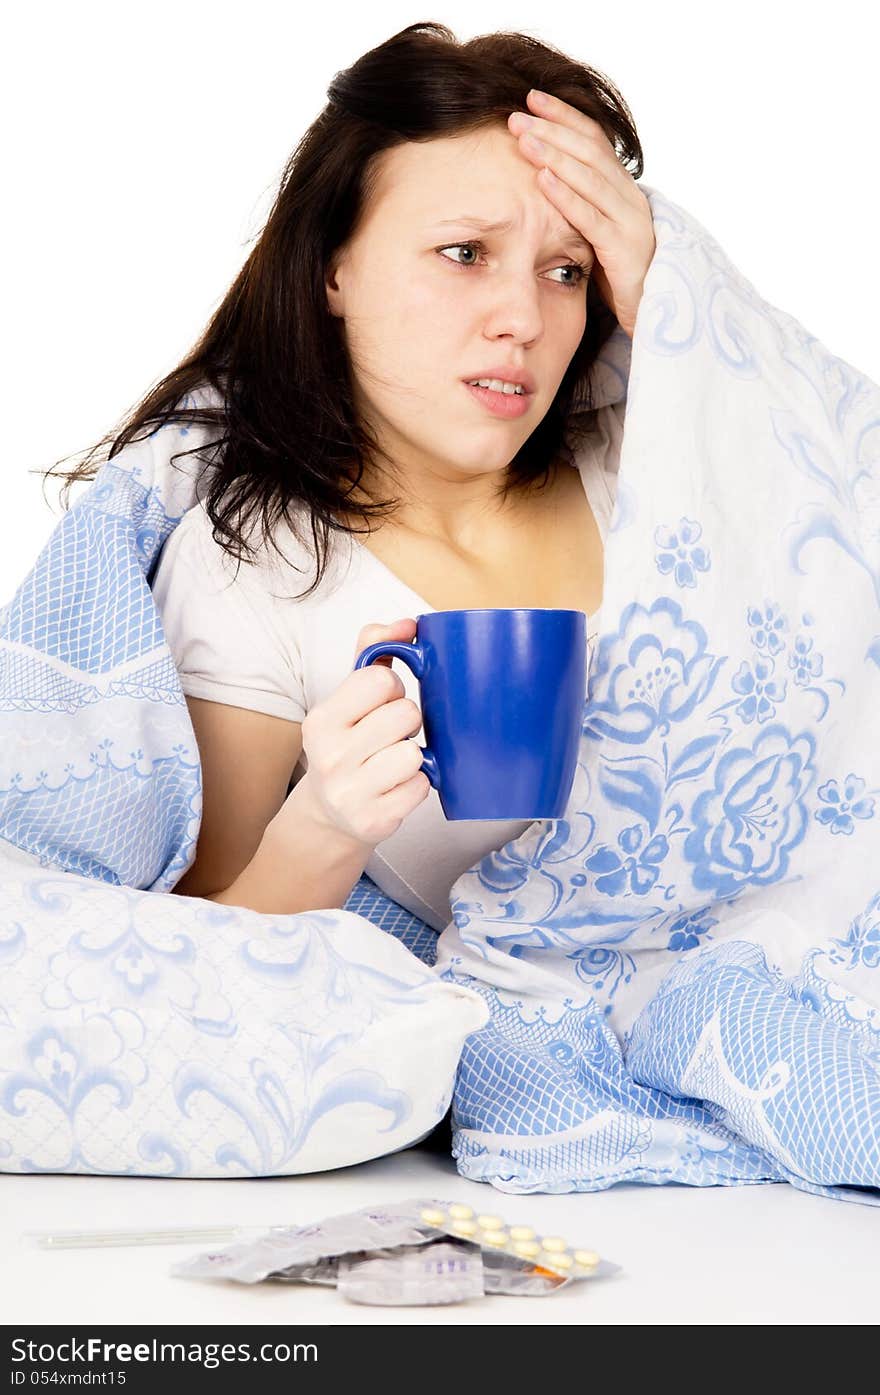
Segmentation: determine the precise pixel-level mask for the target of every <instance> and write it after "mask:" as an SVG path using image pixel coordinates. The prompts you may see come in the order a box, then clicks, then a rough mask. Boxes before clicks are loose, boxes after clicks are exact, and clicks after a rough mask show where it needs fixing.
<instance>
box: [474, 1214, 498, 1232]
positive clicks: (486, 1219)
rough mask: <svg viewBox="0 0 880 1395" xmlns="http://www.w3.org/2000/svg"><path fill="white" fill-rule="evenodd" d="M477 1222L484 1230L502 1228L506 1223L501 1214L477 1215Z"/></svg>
mask: <svg viewBox="0 0 880 1395" xmlns="http://www.w3.org/2000/svg"><path fill="white" fill-rule="evenodd" d="M477 1223H478V1224H479V1225H481V1226H482V1227H483V1229H484V1230H501V1228H502V1226H503V1225H504V1222H503V1221H502V1219H501V1217H500V1216H477Z"/></svg>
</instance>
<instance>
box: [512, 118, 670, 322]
mask: <svg viewBox="0 0 880 1395" xmlns="http://www.w3.org/2000/svg"><path fill="white" fill-rule="evenodd" d="M526 100H527V102H528V104H529V113H528V114H525V113H523V112H519V111H515V112H512V113H511V115H510V116H509V117H508V118H507V125H508V127H509V129H510V131H511V132H512V134H513V135H515V136H517V137H519V148H520V150H521V151H522V153H523V155H525V156H527V158H528V159H529V160H531V162H532V163H533V164H535V165H538V166H546V168H547V169H548V170H550V172H551V175H556V176H557V177H556V178H555V179H554V178H552V177H548V175H547V174H545V173H544V170H543V169H539V172H538V186H539V188H540V189H541V190H542V192H543V193H544V194H545V195H546V196H547V198H548V199H549V200H550V202H551V203H552V204H553V205H554V206H555V207H556V208H558V209H559V212H560V213H561V214H562V216H563V217H564V218H565V219H566V220H567V221H568V222H569V223H571V225H572V227H574V228H576V229H577V231H578V232H579V233H581V234H582V236H583V237H585V238H586V239H587V241H588V242H589V243H590V245H591V247H592V248H593V250H594V252H595V261H594V263H593V271H592V276H593V279H594V280H595V282H596V286H597V289H598V291H599V294H600V295H601V297H602V299H603V300H604V301H605V303H606V305H608V306H609V307H610V309H611V310H613V312H614V314H615V315H616V317H617V322H618V324H619V325H620V326H621V328H622V329H624V330H625V331H626V333H627V334H628V335H629V337H630V338H632V336H633V331H634V330H635V324H636V314H637V311H638V308H639V302H640V301H641V298H642V289H643V287H644V284H645V276H646V274H647V271H648V267H649V266H650V264H651V260H652V258H653V256H654V251H655V249H656V246H657V240H656V237H655V235H654V220H653V218H652V217H651V206H650V204H649V203H648V200H647V198H646V197H645V195H644V194H643V193H642V191H641V189H640V188H639V186H638V185H637V184H636V182H635V180H634V179H633V177H632V175H631V174H630V173H629V171H628V170H625V169H624V168H623V165H622V164H621V163H620V161H619V160H618V158H617V155H616V154H615V152H614V149H613V147H612V145H611V142H610V141H609V139H608V137H607V136H606V135H605V132H604V131H603V130H602V127H601V126H600V125H599V123H598V121H594V120H593V118H592V117H590V116H586V115H585V114H584V113H583V112H582V111H578V110H577V109H576V108H575V107H572V106H569V104H568V102H563V101H562V99H561V98H560V97H554V96H553V95H552V94H551V93H545V94H544V95H543V98H542V97H540V96H537V95H536V94H535V93H534V92H530V93H529V95H528V97H527V98H526ZM527 132H528V134H527ZM530 137H535V138H537V139H538V140H539V141H541V142H543V148H542V149H535V148H533V147H532V146H531V145H530V144H529V139H530Z"/></svg>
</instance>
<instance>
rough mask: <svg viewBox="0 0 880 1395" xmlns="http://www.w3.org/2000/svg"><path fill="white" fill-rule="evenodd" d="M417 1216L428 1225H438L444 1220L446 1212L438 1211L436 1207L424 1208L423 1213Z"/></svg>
mask: <svg viewBox="0 0 880 1395" xmlns="http://www.w3.org/2000/svg"><path fill="white" fill-rule="evenodd" d="M419 1216H420V1217H421V1219H422V1220H423V1221H425V1222H426V1223H427V1224H428V1225H440V1223H441V1221H445V1220H446V1212H445V1211H438V1210H437V1209H436V1207H429V1206H426V1207H425V1209H424V1211H420V1212H419Z"/></svg>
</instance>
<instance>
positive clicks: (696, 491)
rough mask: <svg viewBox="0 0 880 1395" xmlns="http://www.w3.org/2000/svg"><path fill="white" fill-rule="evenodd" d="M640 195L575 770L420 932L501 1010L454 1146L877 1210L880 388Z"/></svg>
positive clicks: (469, 1058) (513, 1176) (529, 1174)
mask: <svg viewBox="0 0 880 1395" xmlns="http://www.w3.org/2000/svg"><path fill="white" fill-rule="evenodd" d="M641 187H642V188H645V186H644V185H642V186H641ZM645 192H646V194H647V195H648V198H649V200H650V204H651V210H652V214H653V218H654V226H655V232H656V237H657V249H656V253H655V256H654V259H653V262H652V264H651V266H650V268H649V271H648V275H647V279H646V283H645V288H644V296H643V300H642V303H641V306H640V309H639V314H638V320H637V324H636V328H635V334H634V338H633V342H632V344H631V345H630V343H629V341H628V340H627V338H626V336H625V335H623V333H622V332H618V333H616V334H615V335H614V337H613V338H612V340H611V341H609V344H608V345H607V346H606V350H605V352H604V353H603V357H602V359H601V360H600V363H599V365H598V370H599V371H598V373H597V387H598V389H599V391H598V393H597V405H601V404H602V403H612V402H625V429H624V435H623V445H622V451H621V458H620V474H619V489H618V499H617V505H616V508H615V511H614V515H613V518H612V522H611V530H610V535H609V537H608V539H607V544H606V555H605V576H604V596H603V604H602V611H601V617H600V625H599V637H598V641H597V643H596V646H595V648H594V650H593V652H592V654H591V658H590V672H589V679H588V692H587V702H586V706H585V709H584V716H583V738H582V742H581V752H580V762H579V766H578V770H577V775H576V780H575V785H574V789H573V791H572V795H571V799H570V801H569V805H568V809H567V810H566V814H565V817H564V818H562V819H558V820H553V821H549V822H548V821H545V822H535V823H533V824H531V825H530V826H529V827H528V829H526V831H525V832H524V833H523V834H522V835H521V836H520V837H519V838H517V839H516V840H514V841H512V842H510V843H508V844H507V845H506V846H505V847H503V848H501V849H499V850H498V851H497V852H494V853H491V854H490V855H488V856H486V857H485V858H483V860H482V862H481V863H480V864H479V866H477V867H474V868H473V869H471V870H469V871H467V872H465V873H463V874H462V875H461V876H460V877H459V878H458V880H457V881H456V883H455V885H454V887H453V889H452V896H451V899H450V907H451V911H452V914H453V917H454V920H453V923H452V924H451V925H449V926H448V927H447V928H446V929H445V930H444V932H443V933H442V935H441V936H440V940H439V943H438V953H437V961H436V962H437V968H438V971H440V972H441V973H442V975H443V977H444V978H445V979H446V980H447V981H449V982H457V983H461V984H469V985H470V986H472V987H474V988H476V989H477V991H479V992H480V993H481V994H483V996H484V997H485V999H486V1001H487V1003H488V1004H489V1006H490V1009H491V1013H492V1017H491V1021H490V1023H488V1024H487V1025H486V1026H485V1027H483V1028H482V1029H481V1030H479V1031H478V1032H476V1033H474V1034H473V1035H472V1036H471V1037H469V1039H468V1041H467V1043H466V1045H465V1050H464V1053H463V1056H462V1061H461V1065H460V1068H459V1073H458V1080H457V1084H456V1091H455V1099H454V1108H453V1146H454V1152H455V1156H456V1159H457V1163H458V1168H459V1170H460V1172H461V1173H462V1174H463V1175H464V1176H466V1177H469V1178H472V1179H475V1180H484V1181H489V1182H491V1183H493V1184H494V1185H495V1186H496V1187H498V1188H500V1189H502V1190H504V1191H510V1192H523V1191H525V1192H528V1191H542V1192H547V1191H549V1192H554V1191H571V1190H584V1191H589V1190H594V1189H596V1188H601V1187H607V1186H609V1185H611V1184H612V1183H614V1182H620V1181H630V1182H649V1183H661V1182H678V1183H688V1184H692V1185H700V1186H704V1185H716V1184H740V1183H749V1182H760V1181H766V1180H778V1181H783V1180H784V1181H787V1182H791V1183H793V1184H794V1185H795V1186H797V1187H800V1188H803V1189H804V1190H807V1191H813V1192H817V1193H822V1194H825V1195H829V1196H832V1195H833V1196H836V1197H840V1198H844V1199H848V1200H859V1201H869V1202H873V1203H874V1204H876V1203H877V1202H878V1201H880V806H878V795H880V390H878V388H877V386H876V385H875V384H874V383H872V382H870V381H869V380H868V379H867V378H866V377H865V376H864V375H863V374H862V373H860V372H858V371H857V370H856V369H855V368H853V367H851V366H850V365H849V364H847V363H845V362H843V361H842V360H841V359H840V358H837V357H835V356H834V355H833V354H831V353H830V352H829V351H828V349H826V348H825V347H824V346H823V345H822V344H821V343H820V342H819V341H818V340H817V339H816V338H815V337H814V336H813V335H811V334H809V333H808V332H807V331H806V330H805V329H804V328H803V327H802V326H801V325H800V324H799V323H798V322H797V321H796V320H794V319H793V318H792V317H791V316H790V315H787V314H785V313H784V312H783V311H781V310H778V309H777V308H776V307H775V306H773V305H770V304H768V302H767V301H766V300H764V299H763V298H762V297H761V296H760V294H759V293H758V291H757V290H756V289H755V287H754V286H753V285H751V283H750V282H749V281H747V280H746V278H745V277H744V276H743V275H742V274H741V273H740V272H739V271H738V270H737V269H736V268H735V267H734V266H733V265H732V263H731V261H730V260H729V258H728V257H727V256H726V254H725V253H724V251H723V250H722V248H721V247H720V246H719V245H718V243H717V242H716V241H715V240H714V239H713V238H712V237H711V236H710V235H709V233H708V232H707V231H706V230H705V229H704V228H703V227H702V226H701V225H700V224H699V223H698V222H697V221H696V219H695V218H693V217H691V216H690V215H689V214H688V213H687V212H686V211H685V210H683V209H682V208H679V207H677V206H676V205H675V204H673V203H671V202H670V201H669V200H668V199H666V198H664V197H662V196H661V195H660V194H659V193H658V192H657V191H656V190H651V189H646V190H645Z"/></svg>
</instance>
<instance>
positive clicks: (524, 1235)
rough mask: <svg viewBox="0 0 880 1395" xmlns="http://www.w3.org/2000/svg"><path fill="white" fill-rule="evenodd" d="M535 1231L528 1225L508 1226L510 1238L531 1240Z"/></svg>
mask: <svg viewBox="0 0 880 1395" xmlns="http://www.w3.org/2000/svg"><path fill="white" fill-rule="evenodd" d="M534 1234H535V1232H534V1231H533V1230H532V1227H531V1226H530V1225H512V1226H511V1227H510V1238H511V1240H531V1239H532V1238H533V1237H534Z"/></svg>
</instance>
